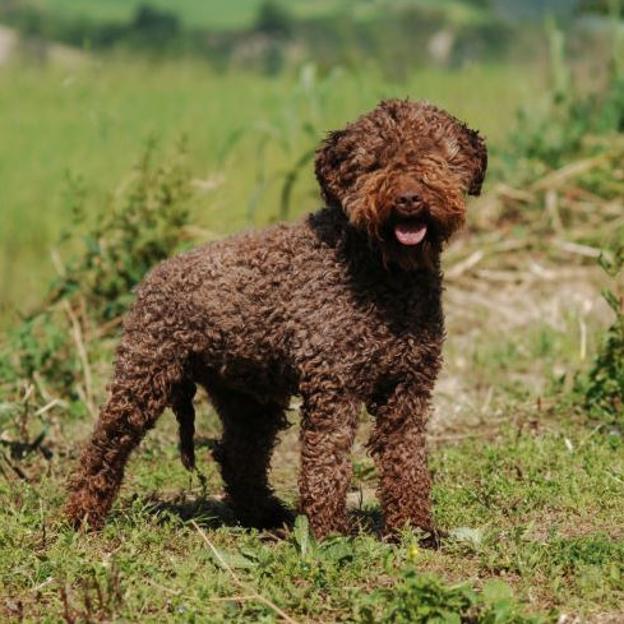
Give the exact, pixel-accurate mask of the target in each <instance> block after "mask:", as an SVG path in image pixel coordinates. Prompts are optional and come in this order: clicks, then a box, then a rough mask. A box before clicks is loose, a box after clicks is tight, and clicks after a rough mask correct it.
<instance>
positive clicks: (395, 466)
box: [67, 100, 487, 537]
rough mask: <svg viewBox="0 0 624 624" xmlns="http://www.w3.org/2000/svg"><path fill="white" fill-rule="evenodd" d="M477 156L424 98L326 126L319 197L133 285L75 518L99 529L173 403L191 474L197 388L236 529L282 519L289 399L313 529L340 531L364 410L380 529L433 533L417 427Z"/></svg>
mask: <svg viewBox="0 0 624 624" xmlns="http://www.w3.org/2000/svg"><path fill="white" fill-rule="evenodd" d="M486 166H487V156H486V149H485V144H484V142H483V140H482V139H481V138H480V137H479V135H478V134H477V133H476V132H474V131H472V130H470V129H468V128H467V127H466V126H465V125H464V124H462V123H461V122H459V121H458V120H457V119H455V118H453V117H451V116H450V115H449V114H447V113H445V112H444V111H442V110H440V109H437V108H435V107H434V106H431V105H429V104H425V103H413V102H409V101H400V100H390V101H386V102H382V103H381V104H380V105H379V106H378V107H377V108H375V109H374V110H373V111H372V112H370V113H368V114H367V115H364V116H362V117H360V118H359V119H358V120H357V121H356V122H354V123H352V124H349V125H348V126H347V127H346V128H345V129H344V130H341V131H338V132H334V133H331V134H330V135H329V137H328V138H327V140H326V141H325V142H324V143H323V144H322V145H321V147H320V148H319V151H318V152H317V158H316V175H317V178H318V181H319V183H320V185H321V189H322V193H323V196H324V198H325V200H326V202H327V207H326V208H324V209H322V210H320V211H319V212H318V213H316V214H314V215H311V216H309V217H308V218H306V219H304V220H302V221H300V222H298V223H295V224H292V225H277V226H275V227H272V228H269V229H267V230H264V231H262V232H254V233H246V234H242V235H239V236H236V237H234V238H231V239H228V240H224V241H220V242H218V243H214V244H211V245H207V246H205V247H201V248H199V249H196V250H194V251H191V252H189V253H187V254H184V255H181V256H178V257H175V258H172V259H171V260H169V261H167V262H165V263H163V264H161V265H160V266H158V267H157V268H156V269H154V270H153V271H152V272H151V273H150V274H149V276H148V277H146V278H145V280H144V281H143V283H142V284H141V286H140V287H139V289H138V291H137V297H136V303H135V305H134V307H133V309H132V311H131V312H130V313H129V314H128V316H127V318H126V321H125V333H124V336H123V339H122V341H121V344H120V347H119V350H118V356H117V362H116V368H115V376H114V379H113V382H112V384H111V387H110V396H109V399H108V401H107V403H106V404H105V405H104V407H103V408H102V410H101V413H100V417H99V420H98V422H97V424H96V427H95V431H94V433H93V436H92V438H91V441H90V442H89V444H88V445H87V447H86V448H85V450H84V451H83V454H82V457H81V461H80V463H79V465H78V467H77V469H76V472H75V474H74V476H73V477H72V479H71V483H70V490H71V495H70V499H69V502H68V504H67V514H68V517H69V518H70V520H71V521H72V522H73V523H74V524H75V525H79V524H81V523H82V522H83V521H85V520H86V521H87V522H88V523H89V524H90V525H91V526H95V527H98V526H101V525H102V523H103V522H104V519H105V516H106V514H107V512H108V511H109V509H110V507H111V505H112V502H113V500H114V498H115V495H116V494H117V492H118V490H119V487H120V484H121V480H122V478H123V472H124V466H125V464H126V461H127V459H128V456H129V454H130V452H131V451H132V450H133V449H134V448H135V447H136V446H137V445H138V444H139V442H140V441H141V439H142V438H143V436H144V434H145V432H146V431H147V430H148V429H149V428H151V427H152V426H154V424H155V422H156V420H157V418H158V417H159V415H160V414H161V412H162V411H163V410H164V409H165V408H166V407H168V406H169V407H172V408H173V411H174V413H175V414H176V417H177V419H178V422H179V426H180V441H181V444H180V448H181V454H182V460H183V463H184V465H185V466H187V467H188V468H192V467H193V466H194V452H193V431H194V424H193V421H194V411H193V405H192V400H193V395H194V393H195V386H196V384H199V385H202V386H203V387H205V388H206V390H207V392H208V394H209V396H210V398H211V400H212V402H213V404H214V406H215V408H216V410H217V412H218V413H219V416H220V417H221V419H222V421H223V426H224V433H223V438H222V440H221V442H220V444H219V445H218V447H217V449H216V451H215V453H214V456H215V459H216V460H217V461H218V462H219V464H220V467H221V473H222V476H223V479H224V483H225V489H226V493H227V497H228V500H229V501H230V503H231V505H232V507H233V508H234V510H235V511H236V513H237V514H238V517H239V518H240V520H241V522H243V523H244V524H246V525H254V526H260V527H269V526H275V525H279V524H281V523H283V522H285V521H288V520H289V519H290V512H289V511H288V510H287V509H286V508H285V507H284V506H283V505H282V503H280V502H279V501H278V500H277V499H276V498H275V496H274V494H273V491H272V489H271V487H270V485H269V482H268V476H267V473H268V469H269V464H270V458H271V452H272V449H273V446H274V444H275V441H276V438H277V435H278V434H279V431H280V430H282V429H283V428H284V427H285V426H286V424H287V423H286V419H285V416H284V412H285V409H286V406H287V405H288V402H289V399H290V397H291V396H292V395H295V394H298V395H300V396H301V398H302V401H303V404H302V427H301V443H302V450H301V472H300V477H299V485H300V503H299V508H300V511H301V512H303V513H305V514H307V515H308V518H309V521H310V524H311V527H312V529H313V531H314V533H315V535H316V536H317V537H323V536H325V535H328V534H330V533H332V532H343V531H346V530H347V529H348V523H347V515H346V494H347V490H348V487H349V483H350V479H351V461H350V457H349V453H350V448H351V445H352V442H353V438H354V435H355V429H356V424H357V416H358V413H359V410H360V406H361V405H362V404H365V405H366V406H367V408H368V411H369V412H370V414H371V415H372V416H373V417H374V418H375V419H376V425H375V429H374V433H373V435H372V437H371V440H370V442H369V449H370V452H371V453H372V455H373V456H374V458H375V461H376V462H377V464H378V468H379V474H380V482H379V496H380V499H381V503H382V507H383V511H384V516H385V528H386V532H387V533H390V534H396V532H397V531H399V530H400V529H401V528H402V527H404V526H405V525H411V526H414V527H420V528H422V529H425V530H429V531H431V530H433V522H432V514H431V496H430V491H431V479H430V476H429V472H428V470H427V460H426V449H425V426H426V421H427V415H428V412H429V402H430V396H431V392H432V389H433V386H434V382H435V379H436V376H437V374H438V370H439V368H440V364H441V357H440V352H441V347H442V342H443V338H444V325H443V315H442V307H441V291H442V285H441V273H440V268H439V267H440V263H439V255H440V252H441V250H442V246H443V244H444V242H445V241H446V240H447V239H448V238H449V236H451V234H452V233H453V232H454V231H455V230H456V229H457V228H458V227H460V226H461V224H462V223H463V221H464V213H465V204H464V196H465V195H466V194H478V193H479V190H480V187H481V183H482V181H483V177H484V174H485V169H486Z"/></svg>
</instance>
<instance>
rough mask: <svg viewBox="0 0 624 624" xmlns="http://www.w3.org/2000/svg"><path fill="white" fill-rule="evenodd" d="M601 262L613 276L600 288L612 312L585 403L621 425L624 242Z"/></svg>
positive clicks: (623, 406) (623, 402) (623, 399)
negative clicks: (607, 285) (611, 257)
mask: <svg viewBox="0 0 624 624" xmlns="http://www.w3.org/2000/svg"><path fill="white" fill-rule="evenodd" d="M600 265H601V266H602V268H603V269H604V271H605V272H606V273H607V275H609V276H610V278H611V279H612V280H613V286H612V288H608V289H606V290H605V291H604V292H603V295H604V298H605V300H606V302H607V303H608V304H609V307H610V308H611V309H612V310H613V312H614V314H615V319H614V321H613V323H612V325H611V326H610V327H609V329H608V330H607V332H606V334H605V337H604V339H603V342H602V345H601V347H600V350H599V351H598V355H597V356H596V359H595V360H594V363H593V366H592V369H591V371H590V373H589V381H588V385H587V388H586V391H585V403H586V406H587V408H588V409H589V410H590V411H591V413H592V414H593V415H595V416H597V417H599V418H600V419H601V420H604V421H605V422H606V423H608V424H611V425H617V426H619V427H620V428H623V427H624V283H623V279H624V245H622V246H620V247H619V248H618V249H617V251H616V253H615V255H614V258H613V260H607V259H606V258H605V257H604V256H601V258H600Z"/></svg>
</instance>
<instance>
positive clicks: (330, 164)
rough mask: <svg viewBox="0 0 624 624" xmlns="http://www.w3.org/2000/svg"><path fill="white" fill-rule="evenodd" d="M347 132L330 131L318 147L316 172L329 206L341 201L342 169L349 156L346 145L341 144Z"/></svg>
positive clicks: (315, 161)
mask: <svg viewBox="0 0 624 624" xmlns="http://www.w3.org/2000/svg"><path fill="white" fill-rule="evenodd" d="M345 134H346V132H345V131H344V130H334V131H333V132H330V133H329V134H328V135H327V137H326V138H325V140H324V141H323V142H322V143H321V144H320V145H319V147H318V148H317V150H316V156H315V158H314V173H315V175H316V179H317V181H318V183H319V185H320V187H321V195H322V197H323V199H324V200H325V202H326V203H327V205H328V206H339V205H340V203H341V197H342V184H341V180H340V169H341V165H343V164H344V162H345V160H346V159H347V158H348V153H347V150H346V149H345V146H344V145H341V140H342V139H343V138H344V136H345Z"/></svg>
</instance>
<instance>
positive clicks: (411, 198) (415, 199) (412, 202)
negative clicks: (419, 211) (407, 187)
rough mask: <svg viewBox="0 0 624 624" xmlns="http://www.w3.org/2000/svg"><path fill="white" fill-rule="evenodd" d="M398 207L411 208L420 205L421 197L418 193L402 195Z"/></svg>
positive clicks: (398, 200)
mask: <svg viewBox="0 0 624 624" xmlns="http://www.w3.org/2000/svg"><path fill="white" fill-rule="evenodd" d="M396 202H397V205H399V206H401V207H402V208H410V207H412V206H416V205H417V204H419V203H420V195H419V194H418V193H411V192H410V193H402V194H401V195H399V196H398V197H397V200H396Z"/></svg>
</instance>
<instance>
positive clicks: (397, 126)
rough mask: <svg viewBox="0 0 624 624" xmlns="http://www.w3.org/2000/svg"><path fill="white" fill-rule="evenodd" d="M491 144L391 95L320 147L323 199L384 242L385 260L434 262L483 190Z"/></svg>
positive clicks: (438, 113)
mask: <svg viewBox="0 0 624 624" xmlns="http://www.w3.org/2000/svg"><path fill="white" fill-rule="evenodd" d="M486 168H487V150H486V147H485V143H484V141H483V139H482V138H481V137H480V136H479V134H478V133H477V132H475V131H474V130H470V128H468V127H467V126H466V125H465V124H463V123H462V122H460V121H459V120H458V119H456V118H455V117H453V116H451V115H449V114H448V113H446V112H445V111H443V110H440V109H439V108H436V107H435V106H432V105H430V104H427V103H423V102H410V101H408V100H387V101H384V102H381V103H380V104H379V105H378V106H377V107H376V108H375V109H374V110H373V111H371V112H370V113H367V114H366V115H363V116H362V117H360V118H359V119H358V120H357V121H355V122H354V123H351V124H349V125H347V127H346V128H345V129H343V130H338V131H336V132H331V133H330V134H329V136H328V137H327V139H326V140H325V141H324V142H323V143H322V144H321V146H320V147H319V149H318V150H317V153H316V161H315V171H316V177H317V180H318V181H319V184H320V185H321V191H322V194H323V198H324V199H325V201H326V202H327V204H328V205H330V206H339V207H341V208H342V210H344V212H345V213H346V215H347V216H348V218H349V221H350V222H351V224H352V225H353V226H354V227H356V228H359V229H361V230H363V231H365V232H367V234H368V235H369V236H370V237H371V240H373V241H374V242H375V243H376V244H378V245H380V248H381V251H382V255H383V257H384V261H385V262H387V263H396V264H398V265H400V266H401V267H403V268H407V269H410V268H417V267H420V266H423V265H425V266H427V265H431V262H432V256H433V254H435V253H437V252H439V250H440V249H441V246H442V243H443V242H444V241H446V240H447V239H448V238H449V237H450V236H451V234H453V232H455V231H456V230H457V229H458V228H459V227H460V226H461V225H462V224H463V222H464V215H465V196H466V194H469V195H478V194H479V193H480V191H481V184H482V183H483V178H484V176H485V170H486Z"/></svg>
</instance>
